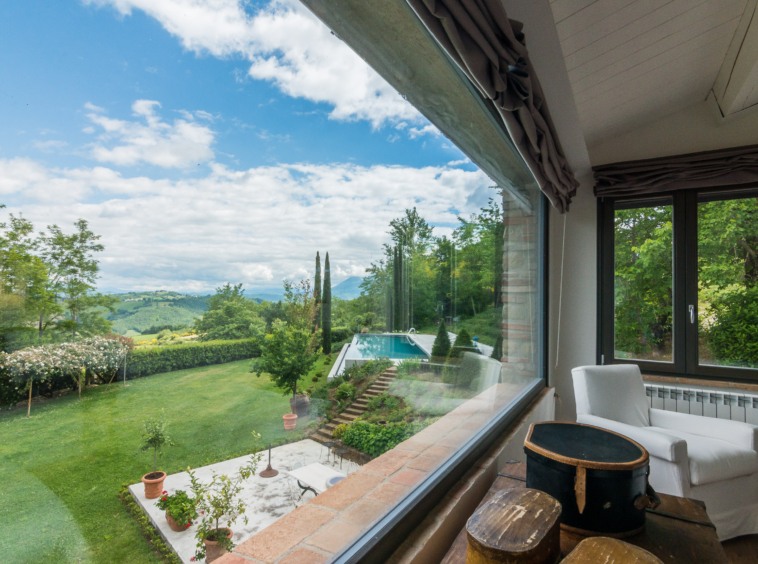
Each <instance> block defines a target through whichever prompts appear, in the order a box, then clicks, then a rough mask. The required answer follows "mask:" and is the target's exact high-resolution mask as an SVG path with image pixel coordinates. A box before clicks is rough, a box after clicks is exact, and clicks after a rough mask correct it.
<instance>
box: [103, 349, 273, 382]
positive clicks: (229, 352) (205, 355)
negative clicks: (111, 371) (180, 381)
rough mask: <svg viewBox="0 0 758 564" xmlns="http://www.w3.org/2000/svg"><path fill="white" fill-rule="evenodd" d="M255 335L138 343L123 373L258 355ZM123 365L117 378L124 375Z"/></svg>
mask: <svg viewBox="0 0 758 564" xmlns="http://www.w3.org/2000/svg"><path fill="white" fill-rule="evenodd" d="M260 354H261V351H260V348H259V347H258V344H257V342H256V340H255V339H239V340H236V341H206V342H196V343H187V344H183V345H177V346H166V347H161V346H153V347H137V348H135V349H133V350H132V352H131V353H129V356H128V357H127V359H126V377H127V379H131V378H141V377H142V376H149V375H151V374H159V373H161V372H171V371H173V370H184V369H185V368H195V367H197V366H208V365H211V364H223V363H225V362H233V361H235V360H244V359H248V358H253V357H256V356H260ZM123 376H124V371H123V368H122V369H120V370H119V371H118V376H117V378H123Z"/></svg>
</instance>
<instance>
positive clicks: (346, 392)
mask: <svg viewBox="0 0 758 564" xmlns="http://www.w3.org/2000/svg"><path fill="white" fill-rule="evenodd" d="M334 397H336V398H337V399H338V400H348V399H353V397H355V386H353V385H352V384H348V383H347V382H345V383H344V384H340V387H339V388H337V392H336V393H335V394H334Z"/></svg>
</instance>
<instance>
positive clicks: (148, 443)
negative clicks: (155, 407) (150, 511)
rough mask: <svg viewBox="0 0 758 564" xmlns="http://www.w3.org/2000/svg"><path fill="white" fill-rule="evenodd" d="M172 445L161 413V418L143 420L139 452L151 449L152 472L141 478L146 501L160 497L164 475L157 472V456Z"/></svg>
mask: <svg viewBox="0 0 758 564" xmlns="http://www.w3.org/2000/svg"><path fill="white" fill-rule="evenodd" d="M173 445H174V443H173V442H171V439H170V438H169V436H168V435H167V434H166V419H165V415H164V413H163V412H161V416H160V417H158V418H153V417H151V418H149V419H147V420H145V422H144V427H143V429H142V446H141V447H140V450H141V451H143V452H144V451H146V450H150V449H153V471H152V472H149V473H148V474H145V475H144V476H142V483H143V484H145V497H146V498H147V499H156V498H158V497H160V496H161V492H162V491H163V480H165V479H166V473H165V472H159V471H158V454H163V453H162V449H163V447H165V446H173ZM138 452H139V451H138Z"/></svg>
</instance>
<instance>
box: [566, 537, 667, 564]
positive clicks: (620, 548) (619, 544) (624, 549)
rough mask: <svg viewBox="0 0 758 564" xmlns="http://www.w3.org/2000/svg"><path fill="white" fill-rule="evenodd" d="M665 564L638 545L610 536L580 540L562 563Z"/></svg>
mask: <svg viewBox="0 0 758 564" xmlns="http://www.w3.org/2000/svg"><path fill="white" fill-rule="evenodd" d="M597 562H602V563H603V564H663V562H661V561H660V560H659V559H658V558H656V557H655V556H653V555H652V554H650V553H649V552H648V551H647V550H643V549H641V548H639V547H637V546H634V545H631V544H629V543H627V542H624V541H621V540H618V539H612V538H609V537H592V538H588V539H585V540H583V541H582V542H580V543H579V544H578V545H577V546H576V548H575V549H574V550H573V551H572V552H571V554H569V555H568V556H567V557H566V558H565V559H564V560H563V562H562V564H595V563H597Z"/></svg>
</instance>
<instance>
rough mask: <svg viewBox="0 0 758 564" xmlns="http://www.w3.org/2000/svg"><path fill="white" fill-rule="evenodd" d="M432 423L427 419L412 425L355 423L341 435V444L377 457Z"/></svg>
mask: <svg viewBox="0 0 758 564" xmlns="http://www.w3.org/2000/svg"><path fill="white" fill-rule="evenodd" d="M432 421H433V420H431V419H427V420H426V421H419V422H414V423H406V422H400V423H393V424H390V425H374V424H373V423H366V422H364V421H355V422H354V423H351V424H350V425H349V426H348V427H347V429H346V430H345V432H344V433H343V434H342V442H343V443H344V444H346V445H348V446H351V447H354V448H357V449H358V450H360V451H362V452H365V453H366V454H368V455H370V456H379V455H381V454H383V453H385V452H387V451H388V450H390V449H392V448H395V447H396V446H397V445H399V444H400V443H402V442H403V441H404V440H406V439H408V438H410V437H412V436H413V435H415V434H416V433H418V432H419V431H421V430H422V429H424V428H425V427H427V426H429V425H430V424H431V423H432Z"/></svg>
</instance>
